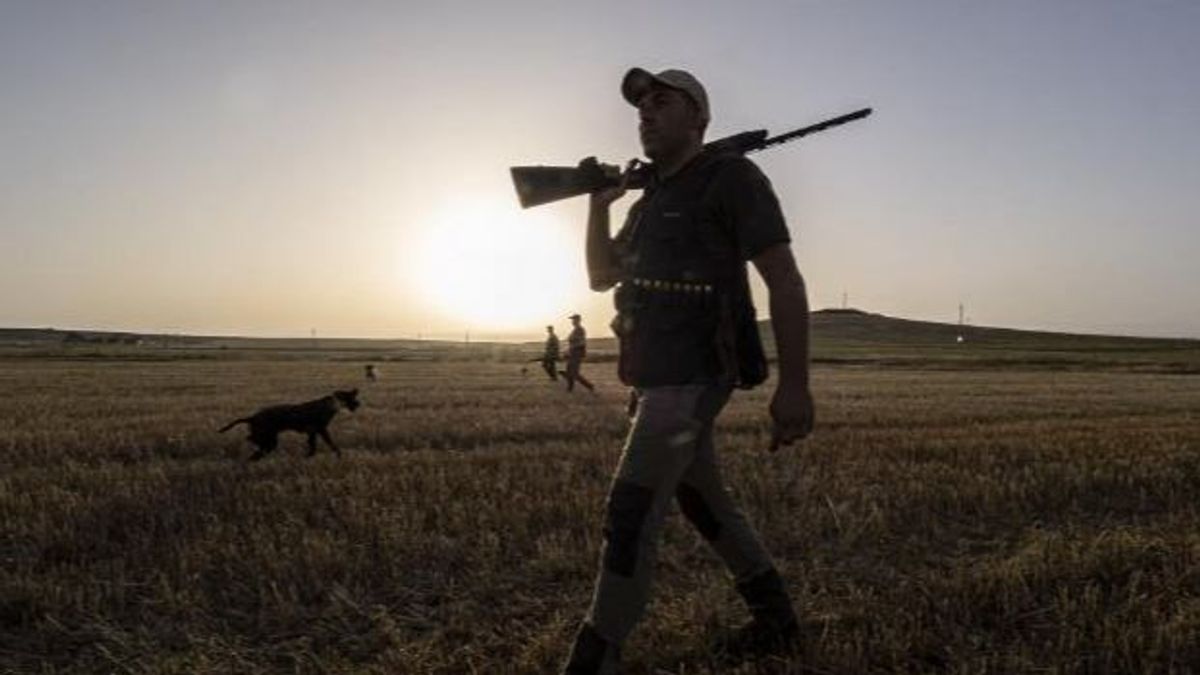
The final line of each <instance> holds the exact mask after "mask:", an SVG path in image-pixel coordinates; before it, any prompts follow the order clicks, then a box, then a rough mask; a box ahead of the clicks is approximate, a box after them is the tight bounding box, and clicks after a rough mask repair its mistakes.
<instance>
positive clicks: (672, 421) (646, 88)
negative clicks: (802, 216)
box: [565, 68, 814, 674]
mask: <svg viewBox="0 0 1200 675" xmlns="http://www.w3.org/2000/svg"><path fill="white" fill-rule="evenodd" d="M621 92H622V95H623V96H624V98H625V100H626V101H628V102H629V103H630V104H632V105H634V106H635V107H636V108H637V110H638V119H639V134H640V137H641V142H642V148H643V151H644V152H645V154H646V156H647V157H648V158H649V159H650V160H652V161H653V164H652V166H651V168H652V179H651V182H650V185H649V186H648V187H647V189H646V191H645V194H644V195H643V196H642V198H641V199H639V200H638V201H637V202H636V203H635V204H634V205H633V206H632V207H631V208H630V210H629V215H628V217H627V219H626V221H625V225H624V227H622V228H621V230H620V231H619V232H618V234H617V235H616V237H612V236H610V230H609V206H610V205H611V204H612V203H613V202H614V201H616V200H617V199H619V198H620V197H621V196H622V195H623V194H624V193H625V189H624V186H621V187H617V188H612V189H605V190H601V191H599V192H596V193H593V194H592V196H591V203H590V208H589V214H588V234H587V260H588V276H589V279H590V282H591V287H592V290H594V291H605V290H608V289H609V288H613V287H614V286H615V287H616V293H615V302H616V306H617V311H618V313H617V317H616V318H615V319H614V321H613V329H614V332H616V334H617V337H618V339H619V343H620V358H619V363H618V371H619V374H620V377H621V380H622V381H623V382H624V383H626V384H629V385H631V386H633V387H634V390H635V392H636V393H637V396H638V401H637V412H636V415H635V416H634V419H633V424H632V428H631V429H630V432H629V435H628V437H627V439H626V442H625V447H624V451H623V453H622V456H621V459H620V462H619V464H618V466H617V469H616V475H615V476H614V478H613V481H612V484H611V487H610V490H609V494H608V498H607V500H606V504H605V512H606V514H605V520H606V522H605V528H604V539H605V541H604V545H603V550H602V553H601V562H600V570H599V573H598V575H597V578H596V584H595V590H594V594H593V597H592V602H591V607H590V609H589V611H588V613H587V616H586V618H585V621H584V623H583V625H582V626H581V628H580V629H579V632H578V633H577V635H576V638H575V643H574V645H573V648H572V650H571V654H570V657H569V659H568V662H567V664H566V666H565V672H566V673H571V674H584V673H588V674H590V673H612V672H615V671H616V668H617V664H618V660H619V653H620V647H621V644H622V643H623V642H624V641H625V639H626V637H628V635H629V633H630V632H631V631H632V629H633V627H634V625H635V624H636V623H637V621H638V620H639V619H640V618H641V616H642V613H643V610H644V608H645V605H646V602H647V599H648V596H649V591H650V585H651V572H652V568H653V566H654V561H655V548H656V545H657V541H658V538H659V533H660V529H661V526H662V523H663V519H664V517H665V515H666V512H667V509H668V508H669V507H670V503H671V501H672V500H674V501H677V502H678V504H679V507H680V510H681V511H682V512H683V514H684V516H685V517H686V518H687V519H688V520H689V521H690V522H691V523H692V525H693V526H694V527H695V529H696V530H697V531H698V532H699V534H700V535H701V537H703V538H704V539H705V540H706V541H707V542H708V543H709V545H710V546H711V547H712V549H713V550H714V551H715V552H716V553H717V555H719V556H720V558H721V559H722V560H723V561H724V563H725V565H726V566H727V567H728V569H729V570H730V572H731V574H732V576H733V578H734V581H735V584H736V587H737V590H738V592H739V594H741V596H742V597H743V598H744V599H745V601H746V604H747V606H748V607H749V610H750V613H751V615H752V617H753V618H752V620H751V621H750V623H748V624H747V625H746V626H744V627H743V628H742V629H741V630H740V631H738V633H736V634H735V635H734V636H733V639H731V640H730V641H729V643H728V644H727V648H728V649H729V651H731V652H737V653H742V654H744V653H748V652H761V651H765V650H774V649H778V648H781V647H784V646H786V645H787V644H789V643H791V642H792V641H793V640H794V639H795V638H796V637H797V635H798V632H799V628H798V625H797V619H796V614H795V612H794V610H793V608H792V603H791V599H790V597H789V595H788V592H787V589H786V586H785V584H784V582H783V579H782V578H781V577H780V575H779V573H778V572H777V570H776V568H775V565H774V563H773V561H772V559H771V557H770V555H769V554H768V553H767V551H766V549H765V548H764V547H763V545H762V543H761V542H760V541H759V538H758V536H757V534H756V533H755V531H754V530H753V528H752V527H751V526H750V525H749V523H748V522H747V520H746V518H745V516H743V515H742V513H741V511H740V510H739V509H738V507H737V506H736V505H735V504H734V503H733V501H732V500H731V498H730V496H729V493H728V492H727V491H726V489H725V485H724V481H723V480H722V478H721V474H720V471H719V468H718V461H717V457H716V454H715V450H714V448H713V437H712V428H713V422H714V420H715V418H716V417H717V415H718V413H719V412H720V411H721V409H722V407H723V406H724V405H725V403H726V401H727V400H728V399H729V396H730V394H731V392H732V390H733V389H734V388H749V387H752V386H755V385H757V384H760V383H761V382H762V381H763V380H765V379H766V376H767V373H766V359H765V357H764V354H763V349H762V343H761V340H760V339H759V335H758V327H757V323H756V319H755V309H754V306H753V304H752V302H751V297H750V289H749V278H748V273H747V268H746V262H747V261H750V262H752V263H753V264H754V266H755V268H756V269H757V270H758V272H759V274H760V275H761V276H762V278H763V280H764V281H765V282H766V286H767V288H768V290H769V293H770V309H771V318H772V328H773V330H774V333H775V337H776V343H777V345H778V350H779V371H780V372H779V378H778V383H777V385H776V388H775V392H774V395H773V397H772V399H771V403H770V409H769V410H770V415H771V419H772V422H773V429H772V441H771V450H775V449H777V448H778V447H779V446H780V445H788V444H790V443H791V442H793V441H795V440H797V439H802V438H804V437H805V436H806V435H808V434H809V433H810V431H811V430H812V427H813V419H814V416H813V404H812V396H811V394H810V392H809V383H808V301H807V298H806V291H805V287H804V280H803V277H801V275H800V272H799V270H798V269H797V267H796V263H795V260H794V258H793V257H792V252H791V248H790V246H789V242H790V237H789V234H788V230H787V226H786V224H785V222H784V219H783V215H782V212H781V210H780V207H779V202H778V200H777V199H776V197H775V194H774V192H773V190H772V188H771V184H770V182H769V181H768V180H767V178H766V177H765V176H764V175H763V174H762V172H761V171H760V170H759V169H758V167H757V166H755V165H754V164H753V163H752V162H750V161H749V160H748V159H746V158H744V157H742V156H740V155H737V154H729V153H722V152H721V151H719V150H717V149H711V150H705V149H704V148H703V138H704V132H705V129H706V127H707V126H708V122H709V119H710V113H709V105H708V96H707V94H706V92H705V91H704V87H703V86H702V85H701V84H700V83H699V82H698V81H697V80H696V78H694V77H693V76H692V75H691V74H689V73H687V72H684V71H681V70H665V71H662V72H660V73H657V74H651V73H649V72H647V71H645V70H642V69H640V68H634V69H632V70H630V71H629V72H628V73H627V74H626V75H625V78H624V80H623V82H622V84H621Z"/></svg>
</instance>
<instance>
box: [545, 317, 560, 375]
mask: <svg viewBox="0 0 1200 675" xmlns="http://www.w3.org/2000/svg"><path fill="white" fill-rule="evenodd" d="M558 352H559V350H558V336H557V335H555V334H554V326H546V346H545V348H544V349H543V351H542V370H545V371H546V375H548V376H550V379H551V380H557V379H558V356H559V354H558Z"/></svg>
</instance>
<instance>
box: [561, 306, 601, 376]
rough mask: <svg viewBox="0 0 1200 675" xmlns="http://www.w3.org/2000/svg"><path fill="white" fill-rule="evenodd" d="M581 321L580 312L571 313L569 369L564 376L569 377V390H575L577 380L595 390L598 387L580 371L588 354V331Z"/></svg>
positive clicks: (568, 338)
mask: <svg viewBox="0 0 1200 675" xmlns="http://www.w3.org/2000/svg"><path fill="white" fill-rule="evenodd" d="M581 321H582V317H581V316H579V315H578V314H572V315H571V326H572V328H571V334H570V335H568V336H567V370H566V372H565V373H563V376H565V377H566V378H567V391H574V389H575V382H579V384H582V385H583V386H585V387H587V389H588V391H591V392H594V391H596V388H595V387H594V386H592V383H591V382H588V380H587V378H586V377H584V376H583V373H581V372H579V367H580V364H581V363H582V362H583V359H584V357H585V356H587V331H585V330H584V329H583V323H582V322H581Z"/></svg>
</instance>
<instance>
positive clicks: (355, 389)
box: [350, 387, 358, 398]
mask: <svg viewBox="0 0 1200 675" xmlns="http://www.w3.org/2000/svg"><path fill="white" fill-rule="evenodd" d="M350 395H351V396H354V397H355V398H357V397H358V387H355V388H354V389H351V390H350Z"/></svg>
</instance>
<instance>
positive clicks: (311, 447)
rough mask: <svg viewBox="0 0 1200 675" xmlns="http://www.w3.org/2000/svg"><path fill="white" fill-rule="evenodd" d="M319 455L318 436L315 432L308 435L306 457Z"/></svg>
mask: <svg viewBox="0 0 1200 675" xmlns="http://www.w3.org/2000/svg"><path fill="white" fill-rule="evenodd" d="M315 454H317V435H316V434H315V433H313V432H309V434H308V454H307V455H305V457H312V456H313V455H315Z"/></svg>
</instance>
